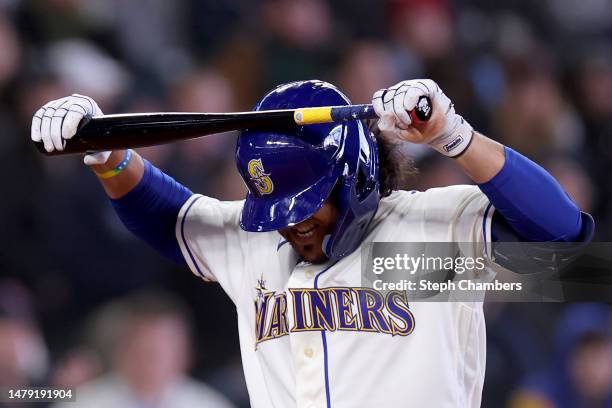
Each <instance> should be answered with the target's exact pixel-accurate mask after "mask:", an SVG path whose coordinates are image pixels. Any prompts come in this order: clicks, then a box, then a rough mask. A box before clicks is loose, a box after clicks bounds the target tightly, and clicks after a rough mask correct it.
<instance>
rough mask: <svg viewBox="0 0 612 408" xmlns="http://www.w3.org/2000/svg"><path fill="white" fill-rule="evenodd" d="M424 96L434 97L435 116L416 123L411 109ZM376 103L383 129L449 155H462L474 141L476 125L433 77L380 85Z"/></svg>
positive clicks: (374, 104)
mask: <svg viewBox="0 0 612 408" xmlns="http://www.w3.org/2000/svg"><path fill="white" fill-rule="evenodd" d="M422 96H427V97H429V99H430V100H431V105H432V106H431V108H432V114H431V118H430V119H429V120H428V121H427V122H421V123H412V122H413V121H412V118H411V116H410V112H411V111H413V110H414V108H415V107H416V105H417V103H418V102H419V99H420V98H421V97H422ZM372 105H373V106H374V111H375V112H376V114H377V115H378V117H379V118H380V120H379V122H378V127H379V129H380V130H381V131H383V132H386V133H391V134H393V135H394V136H396V137H398V138H400V139H403V140H406V141H409V142H412V143H426V144H428V145H430V146H431V147H433V148H434V149H436V150H437V151H439V152H440V153H442V154H443V155H445V156H449V157H457V156H459V155H460V154H461V153H463V152H464V151H465V150H466V149H467V148H468V146H469V145H470V142H471V141H472V136H473V132H474V129H473V128H472V126H470V124H469V123H467V122H466V121H465V120H464V119H463V118H462V117H461V116H460V115H458V114H457V113H456V112H455V107H454V105H453V103H452V102H451V100H450V99H448V97H447V96H446V95H444V92H442V90H441V89H440V87H439V86H438V84H436V83H435V82H434V81H432V80H431V79H415V80H410V81H402V82H400V83H398V84H395V85H393V86H392V87H390V88H387V89H380V90H378V91H376V92H375V93H374V96H373V97H372Z"/></svg>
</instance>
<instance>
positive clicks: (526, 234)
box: [459, 137, 592, 241]
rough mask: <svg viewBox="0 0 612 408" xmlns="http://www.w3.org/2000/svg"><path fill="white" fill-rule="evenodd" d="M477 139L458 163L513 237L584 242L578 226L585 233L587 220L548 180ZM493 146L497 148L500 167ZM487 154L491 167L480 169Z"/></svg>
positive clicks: (530, 163)
mask: <svg viewBox="0 0 612 408" xmlns="http://www.w3.org/2000/svg"><path fill="white" fill-rule="evenodd" d="M478 139H479V140H476V138H475V141H476V142H477V144H476V145H474V146H470V147H469V148H468V150H467V151H466V152H465V153H466V154H465V155H463V156H462V157H461V158H459V160H462V162H463V166H466V167H468V169H469V171H472V172H476V174H477V177H473V179H474V180H475V181H477V182H478V186H479V187H480V189H481V190H482V192H483V193H484V194H485V195H486V196H487V198H488V199H489V201H490V202H491V203H492V204H493V206H494V207H495V210H496V211H497V212H498V213H500V214H501V215H502V216H503V217H504V219H505V220H506V222H507V223H508V224H509V225H510V226H511V227H512V229H513V230H514V231H515V232H516V233H517V234H518V236H519V237H521V238H522V239H523V240H526V241H575V240H577V239H580V240H584V239H587V240H588V239H590V238H589V237H586V236H585V235H584V234H583V232H584V230H585V228H583V227H585V226H586V227H587V228H586V229H589V228H588V227H589V224H590V223H592V221H591V220H590V218H589V217H588V216H584V215H583V214H581V212H580V209H579V208H578V207H577V206H576V204H575V203H574V202H573V201H572V200H571V199H570V198H569V197H568V195H567V193H566V192H565V191H564V190H563V187H561V185H560V184H559V182H558V181H557V180H555V178H554V177H553V176H551V175H550V174H549V173H548V172H547V171H546V170H544V169H543V168H542V167H541V166H538V165H537V164H536V163H534V162H533V161H531V160H529V159H528V158H527V157H525V156H523V155H521V154H520V153H517V152H515V151H514V150H512V149H510V148H508V147H504V146H503V145H500V144H498V143H496V142H493V141H491V142H492V143H487V140H489V139H486V138H484V137H479V138H478ZM495 145H497V146H499V147H501V155H503V161H501V163H502V164H501V168H499V165H500V159H499V156H498V155H499V151H498V150H497V146H495ZM472 147H476V149H475V150H474V151H471V149H472ZM470 151H471V152H470ZM468 154H470V155H469V156H467V155H468ZM488 155H489V156H491V163H490V164H488V165H487V164H486V163H485V164H482V165H480V163H482V162H486V158H487V156H488ZM466 156H467V157H466ZM470 160H472V161H470ZM463 166H462V167H463ZM467 171H468V170H466V172H467ZM492 173H494V174H493V176H491V174H492ZM479 177H482V178H479ZM479 180H486V181H485V182H479ZM583 219H584V220H586V221H587V222H586V224H583ZM493 228H494V229H495V224H494V225H493ZM495 235H496V234H495V230H494V231H493V236H495Z"/></svg>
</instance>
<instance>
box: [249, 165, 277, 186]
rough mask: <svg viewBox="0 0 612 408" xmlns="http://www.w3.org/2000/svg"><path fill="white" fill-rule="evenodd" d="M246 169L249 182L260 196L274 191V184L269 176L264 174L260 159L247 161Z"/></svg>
mask: <svg viewBox="0 0 612 408" xmlns="http://www.w3.org/2000/svg"><path fill="white" fill-rule="evenodd" d="M248 167H249V175H250V176H251V180H252V181H253V184H254V185H255V188H257V191H259V193H260V194H261V195H264V194H270V193H271V192H272V191H274V183H272V179H271V178H270V177H269V176H270V174H269V173H266V172H265V170H264V167H263V163H262V162H261V159H252V160H251V161H249V164H248Z"/></svg>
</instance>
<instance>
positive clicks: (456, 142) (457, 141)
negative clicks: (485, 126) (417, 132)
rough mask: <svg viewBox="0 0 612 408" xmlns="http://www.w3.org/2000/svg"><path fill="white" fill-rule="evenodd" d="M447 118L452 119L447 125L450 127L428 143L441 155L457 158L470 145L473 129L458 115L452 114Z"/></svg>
mask: <svg viewBox="0 0 612 408" xmlns="http://www.w3.org/2000/svg"><path fill="white" fill-rule="evenodd" d="M448 120H449V121H452V122H451V125H450V126H449V127H450V129H449V130H447V132H446V133H445V134H443V135H442V136H439V137H437V138H436V139H434V140H433V141H431V142H430V143H429V144H430V145H431V147H433V148H434V149H436V150H437V151H438V152H440V153H442V154H443V155H445V156H448V157H452V158H457V157H459V156H461V155H462V154H463V153H464V152H465V151H466V150H467V148H468V147H470V144H471V143H472V138H473V137H474V129H473V128H472V126H471V125H470V124H469V123H468V122H467V121H466V120H465V119H463V118H462V117H461V116H459V115H453V117H451V118H449V119H448Z"/></svg>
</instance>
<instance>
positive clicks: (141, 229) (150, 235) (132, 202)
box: [111, 160, 193, 264]
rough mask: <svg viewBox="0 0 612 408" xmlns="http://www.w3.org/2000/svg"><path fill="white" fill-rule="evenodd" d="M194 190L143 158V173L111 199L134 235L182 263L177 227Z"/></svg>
mask: <svg viewBox="0 0 612 408" xmlns="http://www.w3.org/2000/svg"><path fill="white" fill-rule="evenodd" d="M192 194H193V193H192V192H191V191H190V190H189V189H188V188H186V187H185V186H183V185H181V184H180V183H178V182H176V181H175V180H174V179H172V178H171V177H169V176H168V175H166V174H165V173H164V172H162V171H161V170H159V169H158V168H156V167H155V166H153V165H152V164H151V163H149V162H148V161H146V160H145V161H143V175H142V176H141V179H140V181H139V182H138V184H137V185H136V186H135V187H133V188H132V189H131V190H130V191H129V192H128V193H127V194H125V195H123V196H121V197H120V198H117V199H113V200H111V203H112V205H113V208H114V209H115V212H116V213H117V215H118V216H119V218H120V219H121V221H122V222H123V224H124V225H125V226H126V227H127V229H129V230H130V231H131V232H132V233H133V234H134V235H136V236H137V237H139V238H140V239H142V240H143V241H145V242H146V243H148V244H149V245H150V246H152V247H153V248H154V249H155V250H157V251H158V252H159V253H161V254H162V255H164V256H166V257H167V258H168V259H171V260H172V261H175V262H177V263H180V264H184V262H185V260H184V259H183V256H182V255H181V250H180V248H179V244H178V241H177V239H176V234H175V228H176V220H177V217H178V214H179V212H180V210H181V208H182V207H183V205H184V204H185V202H186V201H187V200H188V199H189V197H191V195H192Z"/></svg>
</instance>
